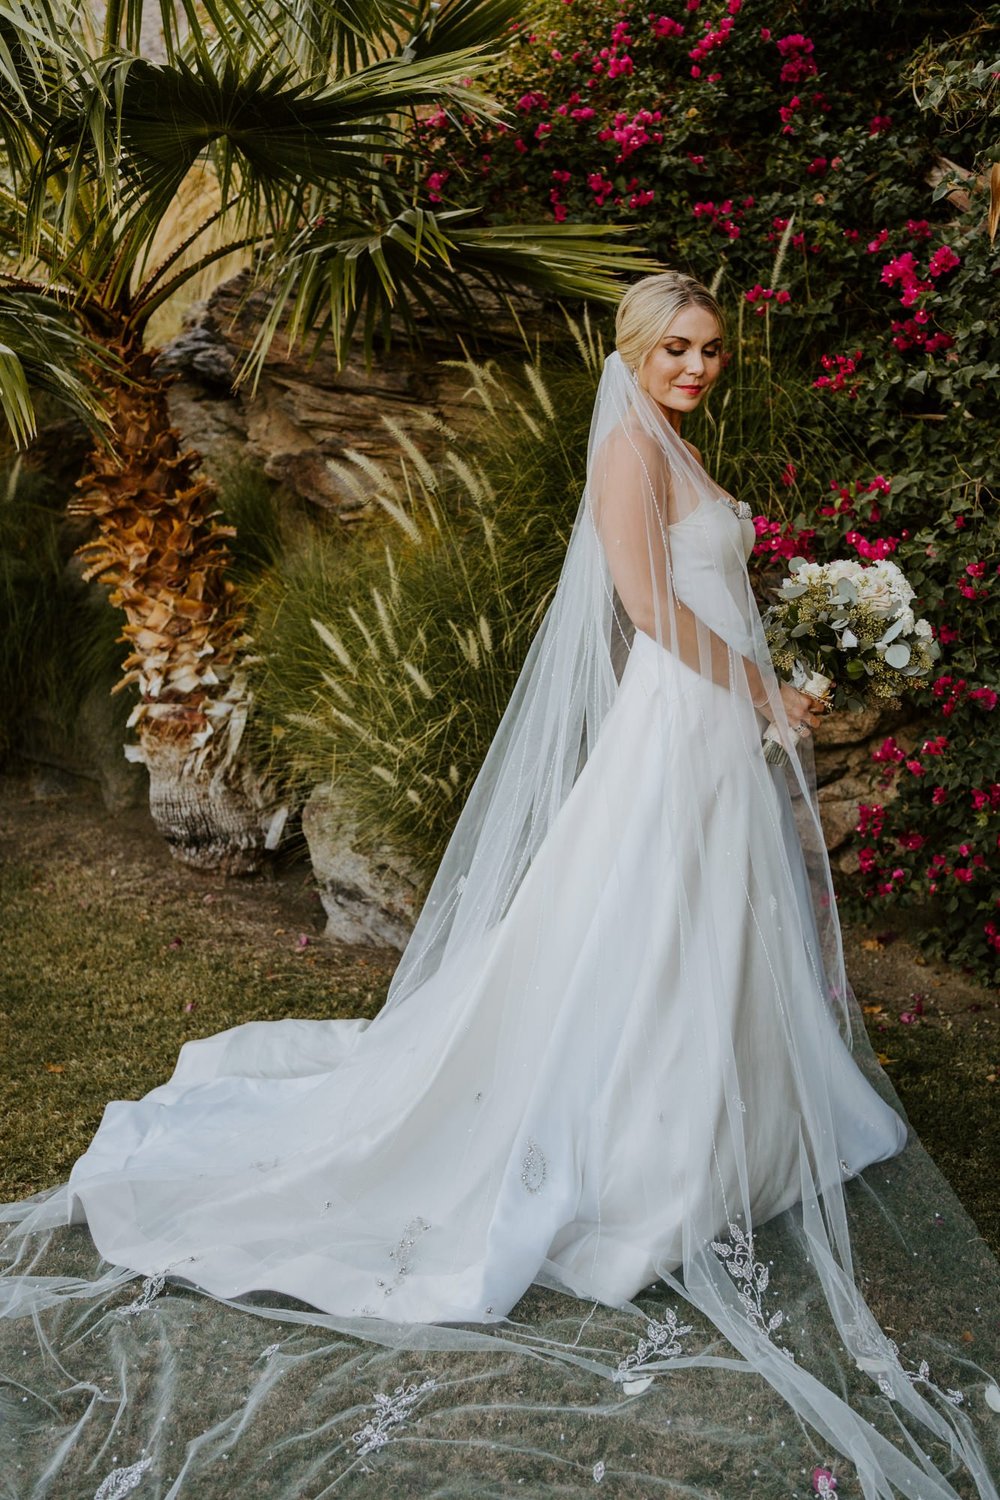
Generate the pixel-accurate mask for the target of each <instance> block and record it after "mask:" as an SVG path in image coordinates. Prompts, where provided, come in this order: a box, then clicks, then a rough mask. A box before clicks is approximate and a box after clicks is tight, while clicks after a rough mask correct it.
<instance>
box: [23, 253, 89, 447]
mask: <svg viewBox="0 0 1000 1500" xmlns="http://www.w3.org/2000/svg"><path fill="white" fill-rule="evenodd" d="M110 363H111V361H110V356H109V355H108V354H107V353H106V351H104V350H102V349H100V348H99V347H98V346H97V345H96V344H94V343H93V342H92V341H91V340H90V339H88V338H87V337H86V335H85V334H84V333H83V332H82V330H81V329H80V327H79V325H78V323H77V321H76V320H75V318H74V317H73V315H72V314H71V313H69V312H67V310H66V309H65V308H64V307H62V306H60V305H59V304H58V303H57V302H55V301H54V300H53V299H52V298H50V297H46V296H44V295H42V294H40V293H38V292H37V291H34V290H25V289H24V288H22V287H20V286H18V285H17V283H15V282H14V281H12V280H10V279H6V278H5V279H4V280H2V281H0V408H2V410H3V415H4V418H5V420H6V423H7V427H8V429H9V431H10V435H11V437H12V438H13V440H14V443H15V445H16V446H17V447H19V448H23V447H24V446H25V445H26V444H27V443H29V442H30V441H31V439H32V438H33V437H34V435H35V430H36V423H35V406H34V400H33V396H34V395H35V394H37V393H41V392H44V393H45V394H46V395H48V396H50V397H52V398H54V399H55V401H56V402H57V403H58V404H59V405H60V406H61V407H62V408H63V409H64V410H66V411H68V412H69V413H71V414H72V415H73V416H76V417H78V418H79V419H80V420H81V421H83V422H85V423H86V424H87V426H88V427H90V428H91V430H92V431H94V432H95V433H96V432H98V431H99V430H100V429H101V427H102V425H103V424H104V423H105V421H106V414H105V410H104V406H103V403H102V400H101V395H100V391H99V389H98V385H97V382H96V378H95V375H92V374H91V373H89V371H90V370H93V371H94V372H95V373H100V372H101V371H104V372H107V371H108V370H109V368H110Z"/></svg>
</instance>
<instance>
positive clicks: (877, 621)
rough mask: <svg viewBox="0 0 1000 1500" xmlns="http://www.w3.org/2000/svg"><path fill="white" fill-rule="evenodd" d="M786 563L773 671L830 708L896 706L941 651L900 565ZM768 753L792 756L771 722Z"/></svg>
mask: <svg viewBox="0 0 1000 1500" xmlns="http://www.w3.org/2000/svg"><path fill="white" fill-rule="evenodd" d="M788 567H789V574H790V576H789V577H787V578H784V579H782V581H781V585H780V587H779V588H777V589H775V590H774V593H776V594H777V596H778V598H777V602H776V603H774V604H772V605H770V606H769V608H768V609H767V611H766V613H765V615H764V629H765V633H766V635H767V644H768V646H769V647H770V651H771V660H772V662H773V663H774V669H775V671H776V672H778V673H779V675H783V676H785V677H787V678H788V679H789V680H790V681H791V682H792V684H793V686H795V687H797V688H798V689H799V691H800V692H803V693H808V694H809V696H810V697H811V698H816V699H817V700H819V701H820V702H822V703H823V704H824V705H825V706H826V707H827V708H830V709H833V708H849V709H853V710H859V709H863V708H869V707H872V706H874V705H875V704H878V705H881V706H889V705H892V706H894V707H898V706H899V701H900V694H901V693H902V692H904V691H906V689H907V688H908V687H910V686H911V685H912V679H914V678H918V677H924V676H926V674H927V673H928V672H929V671H930V668H931V665H932V663H933V662H934V661H935V660H936V658H937V657H938V656H939V655H940V653H941V648H940V646H939V645H938V643H937V641H936V640H934V638H933V635H932V632H931V627H930V625H929V623H928V621H927V620H923V619H920V620H918V619H917V618H916V617H915V615H914V613H913V610H912V609H911V607H910V605H911V601H912V600H913V597H914V592H913V589H912V588H911V587H910V585H909V584H908V583H907V581H906V578H905V577H904V576H903V573H902V572H901V570H900V569H899V568H898V567H897V565H896V564H895V563H894V562H889V561H888V560H887V559H885V560H883V561H882V562H877V563H870V564H868V565H867V566H866V565H865V564H864V563H860V562H854V561H851V560H850V559H847V558H842V559H837V560H836V561H834V562H828V563H811V562H806V561H805V560H804V559H803V558H801V557H793V558H792V560H791V561H790V563H789V564H788ZM764 758H765V760H768V761H770V762H771V763H772V764H774V765H783V764H784V763H785V762H786V761H787V760H788V753H787V751H786V749H785V747H784V745H783V744H782V742H781V737H780V732H779V731H778V730H777V729H776V728H775V726H774V725H773V724H769V725H768V727H767V730H766V731H765V734H764Z"/></svg>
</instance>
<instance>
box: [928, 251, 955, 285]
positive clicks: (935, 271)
mask: <svg viewBox="0 0 1000 1500" xmlns="http://www.w3.org/2000/svg"><path fill="white" fill-rule="evenodd" d="M961 264H962V257H961V256H960V255H956V253H955V251H954V250H953V249H952V248H951V246H950V245H939V246H938V248H937V249H936V250H935V251H934V254H933V255H932V256H931V258H930V261H929V263H928V266H927V274H928V276H934V277H938V276H943V275H944V274H945V272H947V271H954V269H955V267H956V266H960V265H961Z"/></svg>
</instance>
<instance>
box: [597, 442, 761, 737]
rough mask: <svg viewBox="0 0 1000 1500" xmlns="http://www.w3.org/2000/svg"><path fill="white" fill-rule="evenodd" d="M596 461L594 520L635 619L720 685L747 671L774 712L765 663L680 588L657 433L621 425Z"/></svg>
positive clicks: (750, 688) (757, 695) (754, 690)
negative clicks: (721, 631) (728, 637)
mask: <svg viewBox="0 0 1000 1500" xmlns="http://www.w3.org/2000/svg"><path fill="white" fill-rule="evenodd" d="M595 467H596V468H597V473H596V477H595V480H594V482H593V486H592V487H593V491H594V493H593V509H594V521H595V525H596V527H597V531H598V535H599V536H600V539H601V543H602V545H603V547H604V551H605V554H606V555H607V559H608V564H609V566H610V569H611V577H612V579H613V580H614V585H615V588H616V589H617V591H618V595H619V598H620V599H621V601H622V604H623V605H624V607H625V610H626V612H627V614H628V617H629V619H630V620H631V621H632V623H633V625H634V626H635V627H636V629H637V630H642V631H644V632H645V633H646V634H647V635H651V636H653V638H654V639H656V640H658V641H660V642H661V643H662V645H663V646H665V647H666V648H667V649H668V650H670V651H672V652H673V653H674V654H675V655H677V656H679V657H680V659H681V661H683V662H684V663H685V665H686V666H689V667H691V668H692V669H693V670H694V671H695V672H698V673H700V674H701V675H702V676H705V677H710V678H711V680H712V681H713V682H715V683H717V684H718V685H719V686H720V687H724V688H726V689H728V690H730V691H733V690H734V688H735V690H736V691H742V689H741V688H740V686H739V683H738V674H739V673H740V671H742V672H743V674H744V677H745V680H746V684H747V687H746V691H747V692H748V693H749V695H750V698H751V700H752V702H753V704H754V706H755V707H756V708H759V709H760V710H761V712H762V713H764V714H765V715H766V716H767V717H768V718H770V717H771V715H770V712H769V711H768V708H767V696H768V693H767V687H766V685H765V683H764V679H763V677H762V676H761V673H760V670H759V668H758V667H757V664H756V663H755V662H754V661H751V660H750V659H749V658H748V657H745V656H743V655H741V654H740V652H738V651H736V650H735V649H734V648H733V647H732V646H730V645H729V643H728V642H727V641H725V640H724V639H723V637H722V636H720V635H718V634H717V632H716V631H714V630H712V629H711V627H710V626H708V625H706V624H705V622H704V620H702V619H701V618H700V617H699V616H698V615H696V614H695V613H694V611H693V610H692V609H690V608H689V607H688V605H686V604H685V603H684V601H683V600H682V599H681V598H680V597H679V596H678V594H677V592H676V590H675V588H674V583H673V572H672V568H671V563H670V541H669V531H668V529H667V525H668V518H667V505H666V494H667V487H668V485H669V474H668V466H667V464H666V462H665V459H664V456H663V454H662V453H661V452H660V450H659V448H658V446H657V444H656V442H655V440H654V439H653V438H651V437H649V436H647V435H646V434H644V433H635V434H626V433H624V432H623V431H622V430H621V429H619V430H618V431H617V432H615V433H613V434H612V435H611V436H610V437H609V438H608V439H607V441H606V442H605V444H604V445H603V447H602V450H601V453H600V455H599V459H598V465H597V466H595ZM734 675H735V676H736V677H737V681H736V683H734V681H733V677H734Z"/></svg>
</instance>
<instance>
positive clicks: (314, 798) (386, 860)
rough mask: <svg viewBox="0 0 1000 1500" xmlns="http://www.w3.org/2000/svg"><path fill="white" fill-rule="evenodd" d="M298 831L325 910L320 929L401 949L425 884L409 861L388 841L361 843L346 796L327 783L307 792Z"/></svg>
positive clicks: (332, 935)
mask: <svg viewBox="0 0 1000 1500" xmlns="http://www.w3.org/2000/svg"><path fill="white" fill-rule="evenodd" d="M302 832H303V834H304V836H305V840H306V843H307V844H308V846H309V858H310V860H311V862H312V867H313V874H314V875H315V877H316V883H317V887H318V889H319V896H320V900H321V901H322V903H323V909H324V911H325V912H326V917H327V921H326V931H325V934H324V935H325V936H326V937H328V938H331V939H333V940H334V941H336V942H340V943H379V944H383V945H385V946H387V947H390V948H397V949H399V950H400V951H402V949H403V948H404V947H405V946H406V940H407V938H408V937H409V935H410V932H411V930H412V927H413V924H414V922H415V921H416V918H417V913H418V911H419V909H420V901H421V897H422V893H423V890H424V888H425V882H424V880H423V877H422V873H421V872H420V871H419V870H418V869H417V868H416V866H415V865H414V864H413V863H412V861H410V860H408V859H407V858H405V857H404V856H403V855H401V854H400V853H399V852H398V851H397V850H393V849H391V848H390V847H389V846H388V845H377V846H375V847H372V846H371V845H368V844H365V843H362V841H361V840H360V839H359V837H358V825H357V820H356V818H355V817H354V815H353V812H352V809H351V806H350V802H349V801H348V799H347V798H346V797H345V796H344V794H343V792H342V791H341V790H339V789H338V788H336V787H333V786H330V785H328V784H324V785H321V786H317V787H314V788H313V790H312V792H311V793H310V795H309V798H308V800H307V801H306V804H305V806H304V807H303V809H302Z"/></svg>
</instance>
